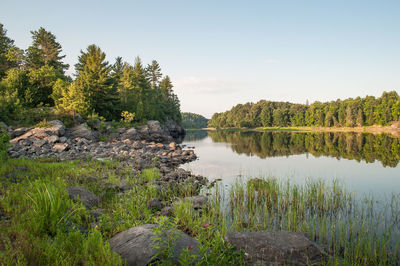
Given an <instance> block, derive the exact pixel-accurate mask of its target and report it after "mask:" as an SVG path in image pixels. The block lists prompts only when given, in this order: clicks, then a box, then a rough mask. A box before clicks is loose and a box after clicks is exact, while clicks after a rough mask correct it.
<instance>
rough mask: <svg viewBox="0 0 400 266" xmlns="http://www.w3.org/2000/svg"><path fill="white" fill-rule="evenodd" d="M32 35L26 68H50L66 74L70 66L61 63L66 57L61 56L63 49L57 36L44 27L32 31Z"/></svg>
mask: <svg viewBox="0 0 400 266" xmlns="http://www.w3.org/2000/svg"><path fill="white" fill-rule="evenodd" d="M31 34H32V40H33V42H32V45H31V46H30V47H29V48H28V50H27V52H26V54H27V59H26V61H27V62H26V66H27V67H28V68H30V69H39V68H41V67H43V66H50V67H53V68H54V69H55V70H56V71H58V72H59V73H60V74H64V71H65V70H66V69H68V67H69V65H68V64H64V63H63V62H62V61H61V60H62V59H63V58H64V57H65V55H60V54H61V52H62V47H61V45H60V44H59V43H58V42H57V41H56V36H55V35H54V34H52V33H51V32H49V31H47V30H45V29H44V28H42V27H40V28H39V30H37V31H31Z"/></svg>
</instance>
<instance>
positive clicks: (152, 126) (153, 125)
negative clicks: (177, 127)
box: [147, 120, 161, 133]
mask: <svg viewBox="0 0 400 266" xmlns="http://www.w3.org/2000/svg"><path fill="white" fill-rule="evenodd" d="M147 127H148V129H149V132H150V133H152V132H161V126H160V122H158V121H156V120H150V121H148V122H147Z"/></svg>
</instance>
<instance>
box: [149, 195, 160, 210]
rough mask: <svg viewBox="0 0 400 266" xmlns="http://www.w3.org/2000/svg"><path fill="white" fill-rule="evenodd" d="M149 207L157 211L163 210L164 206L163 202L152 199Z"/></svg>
mask: <svg viewBox="0 0 400 266" xmlns="http://www.w3.org/2000/svg"><path fill="white" fill-rule="evenodd" d="M147 206H148V207H149V208H150V209H156V210H161V208H162V205H161V201H160V200H159V199H156V198H153V199H151V200H150V201H149V202H148V203H147Z"/></svg>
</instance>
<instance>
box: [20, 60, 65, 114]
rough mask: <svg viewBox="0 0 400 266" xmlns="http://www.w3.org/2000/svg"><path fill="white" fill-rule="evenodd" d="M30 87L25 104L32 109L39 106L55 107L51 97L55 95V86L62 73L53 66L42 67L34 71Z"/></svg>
mask: <svg viewBox="0 0 400 266" xmlns="http://www.w3.org/2000/svg"><path fill="white" fill-rule="evenodd" d="M28 77H29V87H28V88H27V89H26V92H25V102H26V104H27V105H28V106H30V107H36V106H37V105H38V104H41V103H42V104H48V105H53V104H54V102H53V99H52V98H51V97H50V95H51V94H52V93H53V85H54V83H55V82H56V81H57V79H58V78H60V73H59V72H58V71H57V70H56V69H55V68H54V67H53V66H48V65H45V66H42V67H40V68H39V69H32V70H31V71H30V72H29V74H28Z"/></svg>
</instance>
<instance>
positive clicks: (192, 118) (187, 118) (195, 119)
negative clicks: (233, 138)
mask: <svg viewBox="0 0 400 266" xmlns="http://www.w3.org/2000/svg"><path fill="white" fill-rule="evenodd" d="M207 123H208V119H207V118H205V117H204V116H202V115H199V114H194V113H188V112H186V113H182V124H183V126H184V127H185V128H206V127H207Z"/></svg>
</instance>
